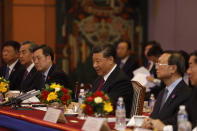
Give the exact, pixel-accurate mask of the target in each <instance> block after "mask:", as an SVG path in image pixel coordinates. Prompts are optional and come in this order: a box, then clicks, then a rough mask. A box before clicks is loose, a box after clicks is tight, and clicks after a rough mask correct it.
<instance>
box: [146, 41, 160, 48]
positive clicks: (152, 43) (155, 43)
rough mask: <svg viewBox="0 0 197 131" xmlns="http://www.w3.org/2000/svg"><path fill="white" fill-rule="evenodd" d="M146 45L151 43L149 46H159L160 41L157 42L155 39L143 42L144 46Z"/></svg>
mask: <svg viewBox="0 0 197 131" xmlns="http://www.w3.org/2000/svg"><path fill="white" fill-rule="evenodd" d="M148 45H151V46H154V45H155V46H160V47H161V45H160V43H159V42H157V41H155V40H152V41H148V42H147V43H146V44H145V47H146V46H148Z"/></svg>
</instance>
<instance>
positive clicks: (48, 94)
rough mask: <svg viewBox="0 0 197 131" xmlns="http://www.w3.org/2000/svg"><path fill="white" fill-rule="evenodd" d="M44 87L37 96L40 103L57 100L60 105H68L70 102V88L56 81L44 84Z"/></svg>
mask: <svg viewBox="0 0 197 131" xmlns="http://www.w3.org/2000/svg"><path fill="white" fill-rule="evenodd" d="M45 87H46V88H45V89H44V90H43V91H41V93H40V95H39V96H38V98H39V99H40V101H41V102H42V103H45V104H50V103H54V102H57V103H59V104H60V105H69V104H70V103H71V93H72V91H71V90H68V89H66V88H65V87H64V86H62V85H60V84H56V83H51V84H50V85H48V84H46V85H45Z"/></svg>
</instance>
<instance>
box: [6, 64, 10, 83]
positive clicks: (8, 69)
mask: <svg viewBox="0 0 197 131" xmlns="http://www.w3.org/2000/svg"><path fill="white" fill-rule="evenodd" d="M9 71H10V68H9V67H8V66H7V67H6V71H5V79H6V80H8V79H9Z"/></svg>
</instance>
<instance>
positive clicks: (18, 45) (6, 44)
mask: <svg viewBox="0 0 197 131" xmlns="http://www.w3.org/2000/svg"><path fill="white" fill-rule="evenodd" d="M6 46H12V47H13V48H14V50H15V51H17V52H19V49H20V43H18V42H17V41H13V40H10V41H6V42H5V43H3V45H2V48H1V49H2V50H3V48H4V47H6Z"/></svg>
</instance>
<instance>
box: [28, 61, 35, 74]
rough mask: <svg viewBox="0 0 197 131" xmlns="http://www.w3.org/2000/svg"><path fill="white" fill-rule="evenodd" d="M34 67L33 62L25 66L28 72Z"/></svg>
mask: <svg viewBox="0 0 197 131" xmlns="http://www.w3.org/2000/svg"><path fill="white" fill-rule="evenodd" d="M33 67H34V63H32V64H31V65H30V66H28V67H27V71H28V73H29V72H30V71H31V69H32V68H33Z"/></svg>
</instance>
